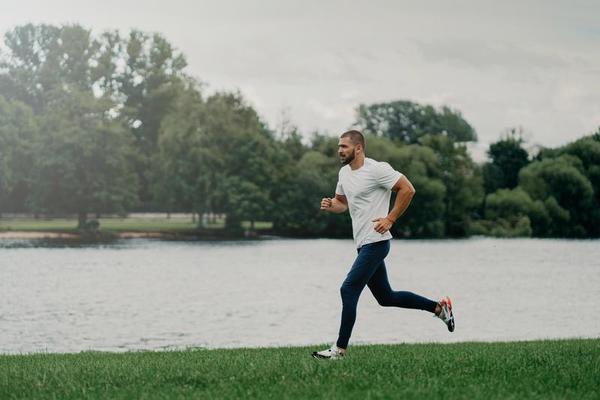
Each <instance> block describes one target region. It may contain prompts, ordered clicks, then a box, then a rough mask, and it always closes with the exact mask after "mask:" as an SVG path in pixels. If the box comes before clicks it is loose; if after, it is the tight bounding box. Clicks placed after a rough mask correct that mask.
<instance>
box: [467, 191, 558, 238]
mask: <svg viewBox="0 0 600 400" xmlns="http://www.w3.org/2000/svg"><path fill="white" fill-rule="evenodd" d="M484 216H485V219H484V220H479V221H475V222H474V223H473V224H472V227H471V233H475V234H483V235H491V236H502V237H514V236H531V235H532V234H534V235H536V236H541V235H543V234H544V233H545V232H546V230H547V229H548V225H549V223H550V216H549V214H548V212H547V210H546V207H545V205H544V203H543V202H542V201H540V200H533V199H532V198H531V197H530V196H529V194H527V192H525V191H524V190H523V189H522V188H520V187H517V188H515V189H499V190H497V191H496V192H494V193H491V194H488V195H487V196H486V199H485V214H484Z"/></svg>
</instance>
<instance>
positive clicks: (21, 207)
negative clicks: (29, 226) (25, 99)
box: [0, 96, 38, 213]
mask: <svg viewBox="0 0 600 400" xmlns="http://www.w3.org/2000/svg"><path fill="white" fill-rule="evenodd" d="M37 139H38V128H37V124H36V121H35V118H34V115H33V112H32V110H31V108H30V107H29V106H27V105H26V104H24V103H22V102H20V101H7V100H5V99H4V97H2V96H0V213H1V212H3V211H12V212H24V211H26V202H27V198H28V196H29V193H30V190H31V188H30V186H31V166H32V165H33V162H34V144H35V142H36V140H37Z"/></svg>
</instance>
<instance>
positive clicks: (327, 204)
mask: <svg viewBox="0 0 600 400" xmlns="http://www.w3.org/2000/svg"><path fill="white" fill-rule="evenodd" d="M332 205H333V202H332V200H331V199H330V198H329V197H325V198H324V199H323V200H321V210H328V209H330V208H331V206H332Z"/></svg>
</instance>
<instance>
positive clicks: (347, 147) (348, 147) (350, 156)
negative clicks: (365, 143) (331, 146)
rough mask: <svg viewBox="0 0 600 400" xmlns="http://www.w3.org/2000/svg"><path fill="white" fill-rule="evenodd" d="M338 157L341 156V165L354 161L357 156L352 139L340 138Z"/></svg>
mask: <svg viewBox="0 0 600 400" xmlns="http://www.w3.org/2000/svg"><path fill="white" fill-rule="evenodd" d="M338 155H339V156H340V161H341V163H342V164H344V165H347V164H350V163H351V162H352V160H354V157H355V156H356V154H355V151H354V145H353V144H352V142H351V141H350V138H347V137H343V138H340V141H339V142H338Z"/></svg>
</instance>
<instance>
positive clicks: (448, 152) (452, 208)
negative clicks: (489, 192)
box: [423, 135, 483, 236]
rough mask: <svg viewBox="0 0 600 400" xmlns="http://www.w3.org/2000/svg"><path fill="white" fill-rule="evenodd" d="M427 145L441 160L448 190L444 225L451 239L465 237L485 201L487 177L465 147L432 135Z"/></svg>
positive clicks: (428, 138)
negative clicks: (485, 177) (484, 186)
mask: <svg viewBox="0 0 600 400" xmlns="http://www.w3.org/2000/svg"><path fill="white" fill-rule="evenodd" d="M423 144H424V145H425V146H427V147H429V148H431V149H432V150H433V151H434V152H435V153H436V156H437V157H438V159H439V163H440V164H439V165H440V170H441V171H442V176H441V181H442V182H443V183H444V186H445V187H446V196H445V197H444V202H445V213H444V226H445V234H446V235H449V236H464V235H466V234H467V233H468V231H469V225H470V223H471V221H472V220H473V217H474V216H475V214H476V211H477V209H478V207H479V205H480V203H481V199H482V198H483V178H482V176H481V171H480V169H479V168H478V167H477V164H475V163H474V162H473V160H472V159H471V156H470V155H469V152H468V151H467V148H466V146H465V145H464V144H459V143H455V142H453V141H452V140H450V138H448V137H446V136H439V135H438V136H428V137H425V138H424V139H423Z"/></svg>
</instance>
